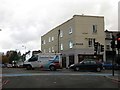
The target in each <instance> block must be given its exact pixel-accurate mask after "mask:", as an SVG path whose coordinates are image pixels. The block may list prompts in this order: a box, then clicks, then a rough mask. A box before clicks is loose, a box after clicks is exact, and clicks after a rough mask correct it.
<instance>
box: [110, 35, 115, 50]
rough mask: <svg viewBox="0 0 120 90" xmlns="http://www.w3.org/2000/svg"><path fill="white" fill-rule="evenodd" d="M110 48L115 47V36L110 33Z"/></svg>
mask: <svg viewBox="0 0 120 90" xmlns="http://www.w3.org/2000/svg"><path fill="white" fill-rule="evenodd" d="M111 48H112V49H114V48H115V37H114V36H113V35H112V41H111Z"/></svg>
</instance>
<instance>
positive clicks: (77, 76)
mask: <svg viewBox="0 0 120 90" xmlns="http://www.w3.org/2000/svg"><path fill="white" fill-rule="evenodd" d="M2 72H3V74H2V86H1V87H2V88H3V89H5V88H19V89H20V88H34V89H35V88H119V83H118V82H115V81H112V80H110V79H108V78H106V77H105V76H106V75H111V71H102V72H84V71H82V72H74V71H70V70H58V71H40V70H25V69H23V68H21V69H17V68H5V69H3V70H2ZM115 73H116V74H117V72H115ZM116 74H115V75H116Z"/></svg>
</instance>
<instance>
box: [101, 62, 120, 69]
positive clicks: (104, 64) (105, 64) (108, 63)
mask: <svg viewBox="0 0 120 90" xmlns="http://www.w3.org/2000/svg"><path fill="white" fill-rule="evenodd" d="M103 67H104V69H106V70H111V69H112V68H113V65H112V62H104V63H103ZM114 69H115V70H120V65H119V64H114Z"/></svg>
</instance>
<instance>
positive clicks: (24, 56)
mask: <svg viewBox="0 0 120 90" xmlns="http://www.w3.org/2000/svg"><path fill="white" fill-rule="evenodd" d="M22 47H23V48H24V49H25V52H24V53H23V64H24V61H25V60H26V46H24V45H22Z"/></svg>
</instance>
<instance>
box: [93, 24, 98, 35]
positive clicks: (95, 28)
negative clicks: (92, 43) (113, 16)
mask: <svg viewBox="0 0 120 90" xmlns="http://www.w3.org/2000/svg"><path fill="white" fill-rule="evenodd" d="M93 33H97V25H93Z"/></svg>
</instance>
